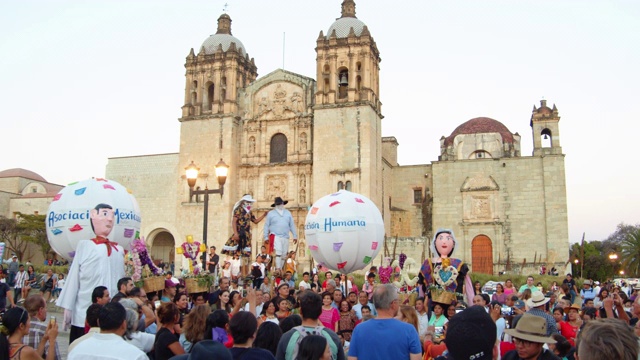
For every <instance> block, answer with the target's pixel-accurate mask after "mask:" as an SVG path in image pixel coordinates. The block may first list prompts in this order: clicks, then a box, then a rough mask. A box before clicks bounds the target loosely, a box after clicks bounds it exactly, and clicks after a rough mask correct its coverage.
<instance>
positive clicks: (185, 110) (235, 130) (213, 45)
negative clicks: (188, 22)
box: [177, 14, 258, 239]
mask: <svg viewBox="0 0 640 360" xmlns="http://www.w3.org/2000/svg"><path fill="white" fill-rule="evenodd" d="M184 66H185V68H186V74H185V95H184V105H183V106H182V117H181V118H180V119H178V120H179V121H180V153H179V160H178V164H177V170H178V173H179V174H181V175H180V179H179V181H178V192H177V206H178V208H181V209H182V211H179V212H178V214H179V218H178V219H177V223H178V224H179V231H180V232H181V233H183V234H199V233H201V230H199V229H202V226H203V225H202V222H201V221H197V220H195V219H198V218H200V219H201V218H202V215H201V214H202V211H203V209H202V208H201V206H202V199H198V198H197V197H190V196H189V186H188V185H187V181H186V178H185V176H184V169H185V168H186V167H187V166H188V165H189V164H190V163H191V162H192V161H193V162H194V164H195V165H196V166H198V167H199V168H200V172H199V175H198V180H197V181H196V187H197V188H200V189H204V188H205V187H208V188H209V189H214V188H216V187H217V186H218V185H217V180H216V176H215V165H216V164H217V163H218V162H219V161H220V160H221V159H222V160H224V162H225V163H226V164H228V165H229V166H230V170H229V173H228V175H227V184H228V186H226V187H225V189H224V190H225V191H224V195H223V196H222V199H220V200H219V201H211V203H210V204H209V207H208V208H209V210H208V211H209V213H211V214H212V216H210V217H209V221H208V224H209V225H208V230H207V231H208V236H209V238H212V239H213V238H215V234H214V232H216V231H217V232H218V233H219V234H223V236H226V234H227V231H228V230H229V224H230V223H231V219H230V212H229V211H228V210H225V209H229V208H230V206H231V205H232V204H233V202H235V200H233V199H237V198H238V197H239V196H241V195H242V194H240V195H239V194H238V193H239V192H241V191H242V190H241V189H239V188H238V186H237V184H238V180H237V179H238V166H237V164H238V163H239V159H240V149H239V146H238V141H239V140H238V139H239V138H240V136H241V134H242V122H241V120H240V110H239V102H240V101H239V99H238V98H237V96H238V95H237V94H238V90H239V89H242V88H245V87H246V86H247V85H248V84H249V83H251V82H252V81H254V80H255V79H256V77H257V76H258V73H257V68H256V65H255V63H254V59H252V58H249V55H248V54H247V51H246V48H245V47H244V45H243V44H242V42H241V41H240V40H239V39H238V38H236V37H234V36H233V35H232V34H231V18H230V17H229V15H227V14H222V15H220V17H219V18H218V26H217V31H216V33H215V34H213V35H210V36H209V37H208V38H206V39H205V40H204V42H203V43H202V45H201V46H200V50H199V51H198V53H197V54H196V53H195V51H194V50H193V49H191V51H190V52H189V55H188V56H187V58H186V62H185V65H184ZM197 188H196V190H197ZM232 201H233V202H232Z"/></svg>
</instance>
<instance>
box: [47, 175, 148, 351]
mask: <svg viewBox="0 0 640 360" xmlns="http://www.w3.org/2000/svg"><path fill="white" fill-rule="evenodd" d="M139 231H140V210H139V208H138V204H137V202H136V201H135V199H134V198H133V196H132V195H131V194H130V193H129V192H128V190H127V189H126V188H125V187H123V186H122V185H120V184H118V183H117V182H115V181H111V180H107V179H89V180H85V181H81V182H77V183H73V184H70V185H68V186H67V187H65V188H64V189H62V190H61V191H60V193H58V194H57V195H56V196H55V197H54V199H53V201H52V203H51V205H50V206H49V211H48V214H47V235H48V238H49V243H50V244H51V247H52V248H53V250H54V251H56V253H58V254H59V255H60V256H62V257H64V258H66V259H68V260H71V267H70V268H69V275H68V276H67V279H66V283H65V286H64V288H63V290H62V293H61V294H60V296H59V298H58V300H57V301H56V305H57V306H60V307H62V308H63V309H65V318H64V322H65V324H64V325H65V327H67V326H69V325H71V334H70V341H73V340H74V339H75V338H76V337H77V336H78V335H82V334H84V326H85V317H86V311H87V308H88V307H89V305H91V303H92V299H91V296H92V293H93V290H94V289H95V288H96V287H98V286H105V287H106V288H107V289H108V290H109V293H110V294H111V296H113V295H115V294H116V293H117V292H118V288H117V283H118V280H119V279H121V278H123V277H125V271H124V255H125V249H129V245H130V243H131V242H132V241H133V240H134V239H135V238H137V237H139Z"/></svg>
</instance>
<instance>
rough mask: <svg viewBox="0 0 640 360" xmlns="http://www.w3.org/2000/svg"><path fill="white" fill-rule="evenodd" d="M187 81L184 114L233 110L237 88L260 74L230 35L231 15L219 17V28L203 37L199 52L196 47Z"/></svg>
mask: <svg viewBox="0 0 640 360" xmlns="http://www.w3.org/2000/svg"><path fill="white" fill-rule="evenodd" d="M184 66H185V68H186V69H187V73H186V85H185V97H184V106H182V116H183V118H187V117H190V116H199V115H206V114H224V113H234V112H237V110H238V99H236V96H237V93H238V91H237V90H238V89H239V88H244V87H245V86H246V85H248V84H249V83H250V82H252V81H254V80H255V79H256V77H257V76H258V73H257V68H256V65H255V63H254V60H253V58H252V59H249V54H247V52H246V50H245V48H244V45H243V44H242V42H240V40H238V39H237V38H235V37H234V36H232V35H231V17H229V15H227V14H222V15H220V17H219V18H218V30H217V31H216V33H215V34H213V35H211V36H209V38H208V39H206V40H205V41H204V43H203V44H202V46H201V47H200V50H199V52H198V54H197V55H196V54H195V52H194V51H193V49H191V51H190V52H189V55H188V56H187V61H186V63H185V65H184Z"/></svg>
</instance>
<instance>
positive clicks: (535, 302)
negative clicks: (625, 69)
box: [527, 291, 550, 309]
mask: <svg viewBox="0 0 640 360" xmlns="http://www.w3.org/2000/svg"><path fill="white" fill-rule="evenodd" d="M549 300H550V299H549V298H548V297H545V296H544V294H543V293H542V291H535V292H534V293H533V294H531V297H530V298H529V299H528V300H527V306H528V307H529V309H533V308H535V307H538V306H542V305H544V304H546V303H548V302H549Z"/></svg>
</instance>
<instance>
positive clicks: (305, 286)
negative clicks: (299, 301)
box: [298, 271, 311, 290]
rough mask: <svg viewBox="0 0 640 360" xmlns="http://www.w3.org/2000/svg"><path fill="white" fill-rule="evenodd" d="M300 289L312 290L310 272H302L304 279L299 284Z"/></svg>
mask: <svg viewBox="0 0 640 360" xmlns="http://www.w3.org/2000/svg"><path fill="white" fill-rule="evenodd" d="M298 289H300V290H311V284H309V272H308V271H305V272H304V273H303V274H302V281H300V283H299V284H298Z"/></svg>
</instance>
